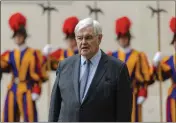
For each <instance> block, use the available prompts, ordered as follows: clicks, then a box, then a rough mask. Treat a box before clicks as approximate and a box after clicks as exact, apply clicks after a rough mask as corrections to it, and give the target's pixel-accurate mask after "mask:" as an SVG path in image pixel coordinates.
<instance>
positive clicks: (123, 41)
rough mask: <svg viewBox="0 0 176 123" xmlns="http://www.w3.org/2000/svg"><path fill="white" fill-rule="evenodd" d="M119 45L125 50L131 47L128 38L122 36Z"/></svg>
mask: <svg viewBox="0 0 176 123" xmlns="http://www.w3.org/2000/svg"><path fill="white" fill-rule="evenodd" d="M119 45H120V46H121V47H123V48H126V47H128V46H129V40H128V37H126V36H122V37H120V39H119Z"/></svg>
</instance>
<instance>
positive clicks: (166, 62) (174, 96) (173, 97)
mask: <svg viewBox="0 0 176 123" xmlns="http://www.w3.org/2000/svg"><path fill="white" fill-rule="evenodd" d="M175 61H176V55H175V56H174V55H172V56H166V57H164V58H163V59H162V60H161V62H160V64H159V66H158V67H157V68H156V69H155V72H156V78H157V80H160V81H165V80H167V79H171V86H170V88H169V89H168V97H167V103H166V119H167V122H176V62H175Z"/></svg>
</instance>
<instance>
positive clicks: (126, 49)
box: [120, 46, 132, 53]
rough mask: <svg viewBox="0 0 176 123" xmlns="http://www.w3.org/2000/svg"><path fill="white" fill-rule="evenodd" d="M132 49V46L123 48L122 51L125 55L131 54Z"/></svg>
mask: <svg viewBox="0 0 176 123" xmlns="http://www.w3.org/2000/svg"><path fill="white" fill-rule="evenodd" d="M131 50H132V48H131V47H130V46H128V47H126V48H122V47H120V51H122V52H124V53H129V52H131Z"/></svg>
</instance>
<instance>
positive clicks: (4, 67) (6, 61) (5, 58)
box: [0, 51, 10, 72]
mask: <svg viewBox="0 0 176 123" xmlns="http://www.w3.org/2000/svg"><path fill="white" fill-rule="evenodd" d="M0 61H1V64H0V68H1V71H2V72H8V71H10V51H6V52H4V53H3V54H1V58H0Z"/></svg>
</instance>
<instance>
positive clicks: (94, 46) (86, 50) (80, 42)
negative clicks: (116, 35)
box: [76, 27, 102, 59]
mask: <svg viewBox="0 0 176 123" xmlns="http://www.w3.org/2000/svg"><path fill="white" fill-rule="evenodd" d="M101 39H102V35H95V34H94V30H93V28H92V27H86V28H83V29H81V30H80V31H79V32H78V33H77V34H76V41H77V47H78V50H79V53H80V54H81V55H82V56H85V57H86V58H88V59H90V58H91V57H93V56H94V55H95V54H96V53H97V51H98V49H99V45H100V42H101Z"/></svg>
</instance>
